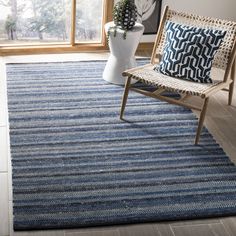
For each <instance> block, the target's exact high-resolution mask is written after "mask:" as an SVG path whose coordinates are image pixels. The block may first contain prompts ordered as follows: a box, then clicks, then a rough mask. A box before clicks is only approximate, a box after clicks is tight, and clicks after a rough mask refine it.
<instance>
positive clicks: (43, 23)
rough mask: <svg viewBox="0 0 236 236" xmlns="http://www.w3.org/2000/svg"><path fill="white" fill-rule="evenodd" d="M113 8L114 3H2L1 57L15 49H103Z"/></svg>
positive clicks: (23, 0)
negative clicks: (96, 47) (97, 45)
mask: <svg viewBox="0 0 236 236" xmlns="http://www.w3.org/2000/svg"><path fill="white" fill-rule="evenodd" d="M112 7H113V1H111V0H93V1H89V0H0V54H1V52H2V53H4V52H9V51H10V50H11V48H12V49H14V50H15V49H16V47H18V51H20V48H22V47H23V48H24V49H27V48H28V47H30V48H31V50H32V48H34V46H35V47H37V46H39V47H41V48H42V47H43V46H45V45H47V49H49V48H50V45H51V46H52V47H56V46H57V47H58V46H60V47H61V48H63V47H64V48H65V50H66V49H67V50H68V48H69V47H68V46H71V47H72V48H73V47H78V45H80V46H81V44H82V45H83V44H84V45H87V47H88V46H89V45H92V44H100V46H104V42H105V40H104V34H103V25H104V24H105V23H106V21H108V18H107V16H108V15H109V11H111V9H112ZM55 45H56V46H55ZM63 45H64V46H63ZM65 45H66V46H65ZM4 50H5V51H4Z"/></svg>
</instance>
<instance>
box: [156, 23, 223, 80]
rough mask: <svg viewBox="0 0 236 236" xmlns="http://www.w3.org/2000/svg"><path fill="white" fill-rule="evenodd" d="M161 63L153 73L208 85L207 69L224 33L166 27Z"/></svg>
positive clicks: (180, 25) (184, 27) (208, 74)
mask: <svg viewBox="0 0 236 236" xmlns="http://www.w3.org/2000/svg"><path fill="white" fill-rule="evenodd" d="M165 27H166V42H165V47H164V52H163V56H162V59H161V62H160V64H159V65H158V66H156V67H155V68H154V69H155V70H157V71H159V72H161V73H163V74H165V75H168V76H173V77H176V78H181V79H187V80H191V81H195V82H201V83H212V79H211V78H210V72H211V66H212V62H213V59H214V56H215V54H216V52H217V49H218V48H219V47H220V45H221V42H222V41H223V38H224V36H225V34H226V31H221V30H217V29H204V28H198V27H193V26H188V25H182V24H177V23H174V22H171V21H168V22H167V23H166V26H165Z"/></svg>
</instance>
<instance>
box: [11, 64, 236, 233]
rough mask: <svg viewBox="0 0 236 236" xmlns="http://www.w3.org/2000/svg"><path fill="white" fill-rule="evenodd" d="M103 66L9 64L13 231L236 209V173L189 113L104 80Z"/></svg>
mask: <svg viewBox="0 0 236 236" xmlns="http://www.w3.org/2000/svg"><path fill="white" fill-rule="evenodd" d="M105 63H106V62H105V61H91V62H67V63H48V64H47V63H42V64H40V63H38V64H37V63H36V64H8V65H7V77H8V80H7V81H8V104H9V119H10V142H11V155H12V167H13V203H14V209H13V210H14V228H15V229H16V230H27V229H50V228H70V227H84V226H95V225H111V224H122V223H137V222H149V221H160V220H178V219H193V218H199V217H208V216H224V215H233V214H235V213H236V167H235V166H234V165H233V164H232V163H231V162H230V160H229V158H228V157H227V156H226V155H225V153H224V151H223V150H222V149H221V148H220V147H219V145H218V144H216V142H215V141H214V140H213V138H212V136H211V135H210V134H209V132H208V131H207V130H206V129H204V130H203V133H202V135H201V141H202V142H201V143H202V144H201V145H199V146H194V145H193V140H194V136H195V131H196V124H197V120H196V118H195V116H194V115H193V114H192V112H191V111H190V110H188V109H185V108H182V107H178V106H174V105H170V104H166V103H165V102H161V101H157V100H154V99H151V98H147V97H143V96H141V95H138V94H137V93H132V92H130V95H129V100H128V104H127V107H126V113H125V118H126V119H127V122H124V121H121V120H119V109H120V102H121V97H122V94H123V88H122V87H120V86H115V85H111V84H107V83H106V82H105V81H103V80H102V72H103V69H104V67H105ZM139 63H146V61H139Z"/></svg>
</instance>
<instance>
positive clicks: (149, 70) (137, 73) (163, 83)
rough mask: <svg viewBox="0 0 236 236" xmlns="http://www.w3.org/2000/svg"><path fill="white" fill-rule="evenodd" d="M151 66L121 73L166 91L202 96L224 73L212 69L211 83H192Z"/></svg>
mask: <svg viewBox="0 0 236 236" xmlns="http://www.w3.org/2000/svg"><path fill="white" fill-rule="evenodd" d="M153 68H154V66H153V65H152V64H148V65H145V66H141V67H136V68H133V69H129V70H126V71H125V72H123V75H124V76H131V78H132V79H136V80H138V81H141V82H143V83H145V84H148V85H153V86H156V87H159V88H163V89H165V90H167V91H171V92H177V93H181V94H189V95H196V96H200V97H202V98H204V97H205V96H206V94H207V93H208V91H210V90H211V89H213V88H215V87H217V86H218V85H219V84H221V83H223V81H222V80H221V79H222V77H223V75H224V71H223V70H221V69H215V68H214V69H213V71H212V72H213V73H212V76H213V79H212V83H194V82H192V81H189V80H183V79H177V78H174V77H170V76H167V75H164V74H162V73H157V72H156V71H154V70H153ZM215 78H216V79H215ZM219 78H220V80H219Z"/></svg>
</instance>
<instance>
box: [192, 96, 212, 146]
mask: <svg viewBox="0 0 236 236" xmlns="http://www.w3.org/2000/svg"><path fill="white" fill-rule="evenodd" d="M208 102H209V97H207V98H205V100H204V104H203V106H202V110H201V114H200V117H199V121H198V128H197V133H196V137H195V145H197V144H198V142H199V138H200V134H201V131H202V127H203V122H204V119H205V115H206V110H207V105H208Z"/></svg>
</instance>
